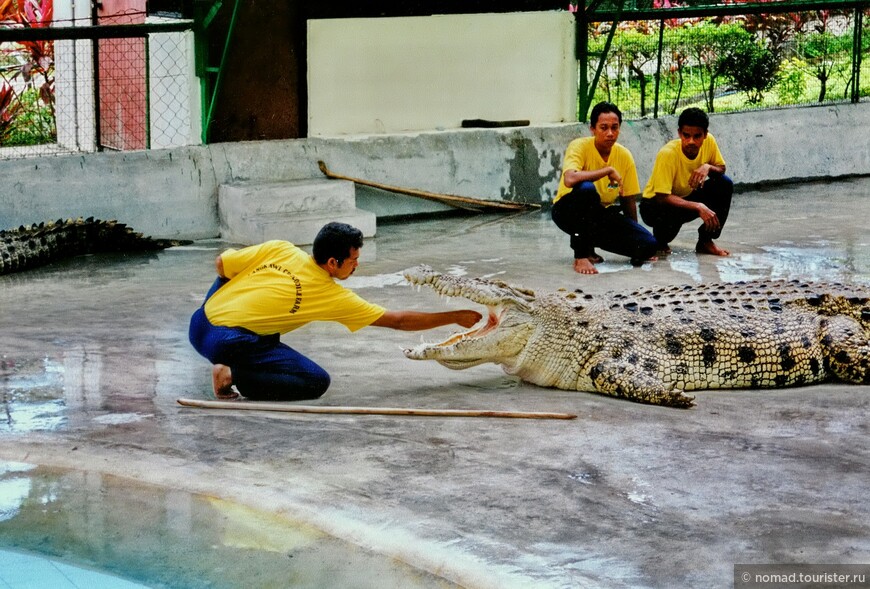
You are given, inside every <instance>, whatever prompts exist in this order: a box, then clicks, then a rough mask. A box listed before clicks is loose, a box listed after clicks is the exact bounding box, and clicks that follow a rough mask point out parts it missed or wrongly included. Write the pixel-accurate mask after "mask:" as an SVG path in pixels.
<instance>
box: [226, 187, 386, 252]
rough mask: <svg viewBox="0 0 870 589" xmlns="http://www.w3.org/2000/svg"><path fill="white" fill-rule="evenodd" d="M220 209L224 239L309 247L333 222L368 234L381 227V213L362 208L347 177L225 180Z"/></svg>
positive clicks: (236, 241) (250, 243)
mask: <svg viewBox="0 0 870 589" xmlns="http://www.w3.org/2000/svg"><path fill="white" fill-rule="evenodd" d="M218 212H219V215H220V223H221V237H222V238H223V239H226V240H228V241H231V242H233V243H238V244H243V245H252V244H255V243H261V242H263V241H267V240H270V239H284V240H287V241H290V242H292V243H295V244H296V245H309V244H311V243H312V242H313V241H314V237H315V236H316V235H317V232H318V231H320V228H321V227H323V226H324V225H325V224H326V223H329V222H330V221H339V222H342V223H348V224H350V225H353V226H354V227H356V228H357V229H359V230H360V231H362V233H363V236H365V237H373V236H374V235H375V233H376V230H377V217H376V216H375V214H374V213H370V212H368V211H364V210H361V209H358V208H356V197H355V188H354V184H353V182H348V181H344V180H326V179H317V180H294V181H288V182H268V183H264V182H239V183H235V184H223V185H221V186H220V187H219V189H218Z"/></svg>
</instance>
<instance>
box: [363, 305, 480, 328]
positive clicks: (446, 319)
mask: <svg viewBox="0 0 870 589" xmlns="http://www.w3.org/2000/svg"><path fill="white" fill-rule="evenodd" d="M482 317H483V315H481V314H480V313H478V312H477V311H472V310H470V309H463V310H459V311H443V312H441V313H424V312H421V311H387V312H386V313H384V314H383V315H381V316H380V318H379V319H377V320H376V321H375V322H374V323H372V325H377V326H378V327H389V328H390V329H401V330H404V331H419V330H423V329H433V328H435V327H441V326H442V325H451V324H453V323H455V324H457V325H461V326H462V327H466V328H468V327H471V326H472V325H474V324H475V323H477V322H478V321H480V319H481V318H482Z"/></svg>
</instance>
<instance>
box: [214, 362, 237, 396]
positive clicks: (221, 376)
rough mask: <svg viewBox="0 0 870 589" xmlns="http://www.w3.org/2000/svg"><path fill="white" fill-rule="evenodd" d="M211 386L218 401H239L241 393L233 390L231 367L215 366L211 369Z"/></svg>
mask: <svg viewBox="0 0 870 589" xmlns="http://www.w3.org/2000/svg"><path fill="white" fill-rule="evenodd" d="M211 386H212V388H213V389H214V396H215V397H217V398H218V399H223V400H230V399H238V398H239V393H237V392H236V391H235V390H234V389H233V375H232V372H231V371H230V367H229V366H224V365H223V364H215V365H214V366H213V367H212V369H211Z"/></svg>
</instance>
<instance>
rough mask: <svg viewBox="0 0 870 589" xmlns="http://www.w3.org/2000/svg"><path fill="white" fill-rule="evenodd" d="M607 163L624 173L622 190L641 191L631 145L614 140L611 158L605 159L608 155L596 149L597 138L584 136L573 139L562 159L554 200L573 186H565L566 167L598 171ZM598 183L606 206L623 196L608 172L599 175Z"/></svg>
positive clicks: (626, 193) (625, 191) (632, 193)
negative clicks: (612, 183) (612, 185)
mask: <svg viewBox="0 0 870 589" xmlns="http://www.w3.org/2000/svg"><path fill="white" fill-rule="evenodd" d="M607 166H613V168H614V169H615V170H616V171H617V172H619V175H620V176H622V193H623V194H624V195H625V196H634V195H636V194H640V183H639V182H638V181H637V168H635V166H634V158H633V157H632V155H631V152H630V151H628V149H627V148H625V147H623V146H622V145H620V144H619V143H616V144H614V145H613V148H612V149H611V150H610V157H608V158H607V161H604V158H602V157H601V154H600V153H598V150H597V149H595V138H594V137H581V138H579V139H575V140H574V141H572V142H571V143H569V144H568V149H566V150H565V159H564V160H563V161H562V177H561V178H559V189H558V190H557V191H556V196H555V197H554V198H553V204H556V203H557V202H559V199H560V198H562V197H563V196H565V195H566V194H568V193H569V192H571V190H572V189H571V188H568V187H567V186H565V172H566V171H568V170H577V171H578V172H594V171H595V170H600V169H601V168H606V167H607ZM594 184H595V189H596V190H597V191H598V195H599V196H600V197H601V204H603V205H604V206H610V205H612V204H613V203H614V202H616V199H618V198H619V188H609V187H608V184H610V179H609V178H608V177H607V176H604V177H603V178H599V179H598V180H596V181H595V182H594Z"/></svg>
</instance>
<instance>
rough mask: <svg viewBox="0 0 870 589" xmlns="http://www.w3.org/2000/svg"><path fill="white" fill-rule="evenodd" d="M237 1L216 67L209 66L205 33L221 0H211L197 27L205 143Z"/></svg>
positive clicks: (198, 68)
mask: <svg viewBox="0 0 870 589" xmlns="http://www.w3.org/2000/svg"><path fill="white" fill-rule="evenodd" d="M239 3H240V0H235V3H234V4H233V13H232V15H231V17H230V23H229V26H228V27H227V34H226V39H225V40H224V47H223V51H222V52H221V59H220V63H219V64H218V66H217V67H212V66H209V63H208V54H207V51H208V49H207V47H208V36H207V33H208V28H209V26H211V24H212V22H213V21H214V18H215V16H216V15H217V13H218V12H219V11H220V9H221V7H222V6H223V1H222V0H216V1H215V2H212V4H211V7H210V8H209V10H208V12H207V13H206V14H205V15H204V16H202V19H201V21H200V23H199V27H198V28H197V34H198V36H199V37H200V40H199V41H198V42H197V51H196V53H197V56H196V63H197V74H198V75H199V76H200V86H201V88H202V92H201V95H202V113H203V120H202V142H203V143H206V144H207V143H208V141H209V130H210V128H211V124H212V122H213V119H214V109H215V104H216V103H217V96H218V93H219V92H220V88H221V83H222V82H223V77H224V70H225V68H226V62H227V56H228V55H229V52H230V45H231V41H232V37H233V31H234V30H235V28H236V21H237V19H238V13H239ZM212 74H215V80H214V83H213V84H210V83H209V82H210V80H211V75H212Z"/></svg>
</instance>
